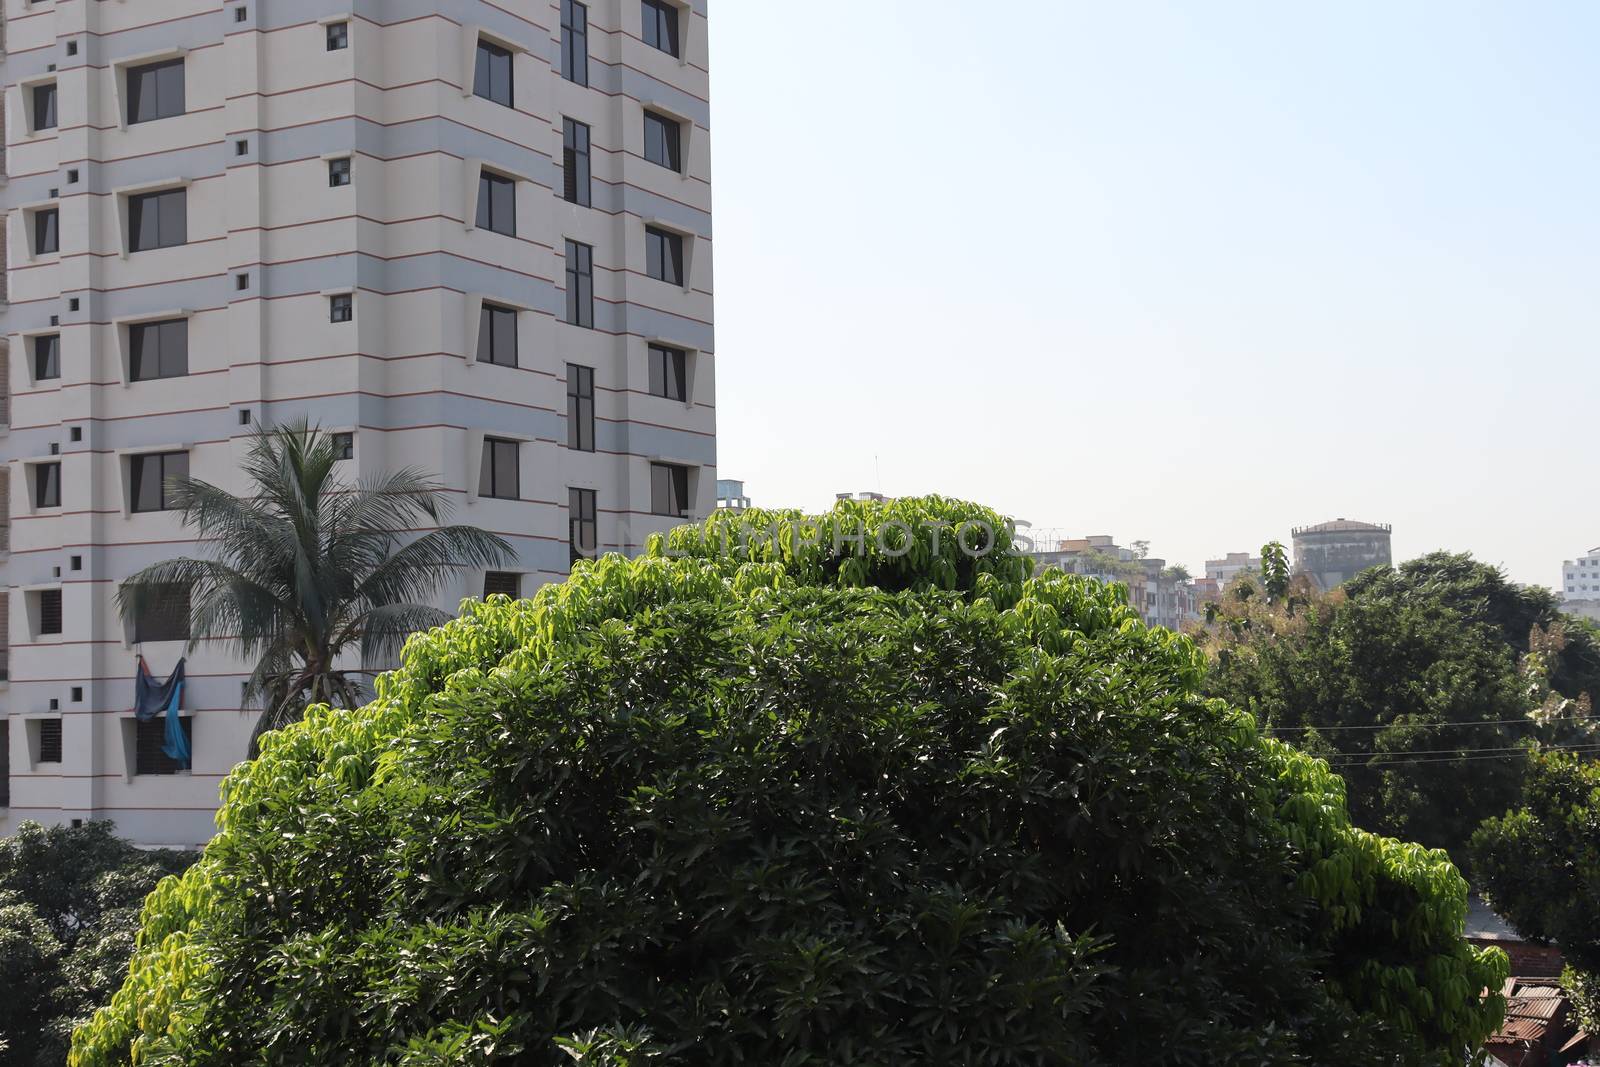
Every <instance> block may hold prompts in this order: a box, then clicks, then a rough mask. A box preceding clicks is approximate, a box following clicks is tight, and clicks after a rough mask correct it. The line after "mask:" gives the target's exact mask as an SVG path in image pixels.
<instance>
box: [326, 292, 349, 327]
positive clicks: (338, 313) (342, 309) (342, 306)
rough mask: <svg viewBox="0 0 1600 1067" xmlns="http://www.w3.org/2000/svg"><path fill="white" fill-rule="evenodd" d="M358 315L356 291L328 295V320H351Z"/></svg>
mask: <svg viewBox="0 0 1600 1067" xmlns="http://www.w3.org/2000/svg"><path fill="white" fill-rule="evenodd" d="M355 317H356V298H355V294H354V293H335V294H334V295H332V296H330V297H328V321H329V322H349V321H351V320H352V319H354V318H355Z"/></svg>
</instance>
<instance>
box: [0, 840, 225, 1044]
mask: <svg viewBox="0 0 1600 1067" xmlns="http://www.w3.org/2000/svg"><path fill="white" fill-rule="evenodd" d="M194 859H195V857H194V856H193V855H192V854H190V853H184V852H166V851H143V850H140V849H137V848H134V847H133V846H132V845H129V844H127V843H126V842H124V841H120V840H118V839H117V838H116V836H115V835H113V833H112V829H111V824H110V823H105V822H92V823H89V824H87V825H85V826H81V827H64V826H56V827H51V828H49V829H46V828H44V827H42V826H40V825H39V824H38V823H31V822H30V823H23V824H22V826H21V827H19V828H18V830H17V832H16V833H15V834H14V835H13V836H11V837H7V838H0V989H4V991H5V993H4V996H3V997H0V1063H3V1064H6V1065H7V1067H61V1064H63V1063H65V1062H66V1058H67V1047H68V1043H69V1041H70V1040H71V1036H72V1030H73V1028H74V1027H75V1026H77V1025H78V1024H79V1023H82V1022H83V1021H85V1020H86V1019H87V1018H88V1017H89V1015H90V1013H91V1012H93V1011H94V1009H95V1008H96V1007H97V1006H99V1005H100V1004H103V1003H104V1002H105V1001H106V999H107V998H109V997H110V996H111V994H112V993H114V992H115V991H116V990H117V988H118V987H119V986H121V984H122V981H123V979H124V978H125V977H126V975H127V968H128V959H129V957H131V956H132V955H133V947H134V946H133V942H134V932H135V930H136V929H137V927H138V918H139V908H140V905H141V904H142V903H143V901H144V899H145V897H146V896H147V895H148V894H149V893H150V891H151V890H152V889H154V888H155V886H156V884H157V883H158V882H159V881H160V880H161V879H162V878H164V877H166V876H167V875H169V874H174V873H176V872H178V871H181V870H183V869H184V868H185V867H187V866H188V865H189V864H190V863H192V862H193V861H194Z"/></svg>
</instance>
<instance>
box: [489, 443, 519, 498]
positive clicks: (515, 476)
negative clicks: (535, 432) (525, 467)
mask: <svg viewBox="0 0 1600 1067" xmlns="http://www.w3.org/2000/svg"><path fill="white" fill-rule="evenodd" d="M507 456H509V457H510V458H509V461H507V460H506V458H505V457H507ZM507 466H509V468H510V469H509V470H506V469H505V468H506V467H507ZM507 482H509V483H510V484H509V485H507V484H506V483H507ZM508 488H509V490H510V492H509V493H508V492H506V490H507V489H508ZM478 495H479V496H480V497H484V498H485V499H489V500H521V499H522V442H521V441H516V440H513V439H511V438H508V437H485V438H484V439H483V458H482V462H481V465H480V467H479V471H478Z"/></svg>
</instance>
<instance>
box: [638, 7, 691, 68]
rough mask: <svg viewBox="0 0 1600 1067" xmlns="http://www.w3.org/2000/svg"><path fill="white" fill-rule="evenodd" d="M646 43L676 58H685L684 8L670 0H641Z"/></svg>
mask: <svg viewBox="0 0 1600 1067" xmlns="http://www.w3.org/2000/svg"><path fill="white" fill-rule="evenodd" d="M639 9H640V15H641V19H640V22H641V24H642V26H643V30H644V32H643V38H644V43H645V44H647V45H649V46H650V47H651V48H654V49H656V50H657V51H661V52H665V53H666V54H667V55H669V56H671V57H672V58H674V59H682V58H683V33H682V26H681V19H682V15H683V10H682V9H681V8H679V7H678V5H677V4H674V3H670V2H668V0H639Z"/></svg>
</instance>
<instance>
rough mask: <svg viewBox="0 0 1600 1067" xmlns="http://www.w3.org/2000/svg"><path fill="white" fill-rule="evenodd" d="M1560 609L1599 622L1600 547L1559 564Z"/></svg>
mask: <svg viewBox="0 0 1600 1067" xmlns="http://www.w3.org/2000/svg"><path fill="white" fill-rule="evenodd" d="M1561 610H1563V611H1566V612H1569V613H1571V614H1573V615H1581V616H1583V617H1584V618H1586V619H1593V620H1595V621H1597V622H1600V548H1591V549H1590V550H1589V551H1588V552H1586V553H1584V554H1583V555H1581V556H1579V557H1578V558H1577V559H1569V560H1565V561H1564V562H1563V563H1562V564H1561Z"/></svg>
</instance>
